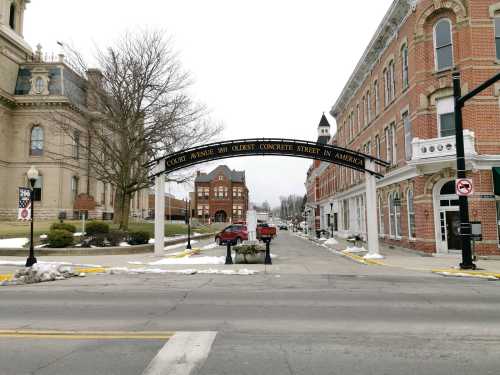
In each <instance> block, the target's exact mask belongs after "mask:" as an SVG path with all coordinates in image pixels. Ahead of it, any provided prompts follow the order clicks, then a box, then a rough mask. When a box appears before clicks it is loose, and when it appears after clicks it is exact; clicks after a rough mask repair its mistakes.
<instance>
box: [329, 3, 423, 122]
mask: <svg viewBox="0 0 500 375" xmlns="http://www.w3.org/2000/svg"><path fill="white" fill-rule="evenodd" d="M418 2H419V0H394V2H393V3H392V5H391V7H390V8H389V10H388V11H387V13H386V15H385V16H384V18H383V20H382V22H381V23H380V25H379V26H378V28H377V31H376V32H375V35H374V36H373V38H372V40H371V41H370V43H369V44H368V47H367V48H366V49H365V52H364V53H363V56H362V57H361V59H360V60H359V62H358V64H357V65H356V68H355V69H354V72H353V73H352V74H351V76H350V78H349V80H348V81H347V84H346V85H345V87H344V89H343V90H342V93H341V94H340V96H339V98H338V99H337V101H336V102H335V104H334V105H333V107H332V109H331V110H330V114H331V115H332V116H333V117H335V118H337V116H338V114H339V113H340V112H342V111H343V110H344V108H345V107H346V105H347V104H348V103H349V100H350V99H351V98H352V96H353V95H354V94H355V93H356V91H357V90H358V89H359V88H360V87H361V85H363V83H364V82H365V79H366V76H367V75H369V74H370V72H371V70H372V68H373V66H374V65H375V64H376V63H378V62H379V60H380V57H381V56H382V55H383V53H384V52H385V50H386V49H387V47H388V46H389V44H390V43H391V41H392V40H393V39H394V37H395V36H396V35H397V31H398V30H399V28H400V27H401V25H402V24H403V23H404V21H405V20H406V18H407V17H408V15H409V14H410V13H411V12H412V11H414V10H415V7H416V4H417V3H418Z"/></svg>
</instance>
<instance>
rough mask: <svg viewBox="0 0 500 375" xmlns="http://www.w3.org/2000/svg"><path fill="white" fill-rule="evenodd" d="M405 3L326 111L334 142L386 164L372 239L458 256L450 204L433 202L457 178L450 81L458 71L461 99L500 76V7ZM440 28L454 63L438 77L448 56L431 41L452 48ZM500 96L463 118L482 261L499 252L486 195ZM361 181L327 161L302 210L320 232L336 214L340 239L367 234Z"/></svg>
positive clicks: (488, 95) (312, 180)
mask: <svg viewBox="0 0 500 375" xmlns="http://www.w3.org/2000/svg"><path fill="white" fill-rule="evenodd" d="M408 3H411V2H407V1H403V0H401V1H396V2H395V3H394V4H393V5H392V7H391V9H390V10H389V11H388V13H387V15H386V17H385V19H384V22H383V23H382V25H381V26H380V27H379V30H377V33H376V34H375V35H374V37H373V39H372V42H371V43H370V45H369V47H368V48H367V50H366V52H365V54H364V56H363V58H362V60H361V61H360V63H359V65H358V66H357V68H356V70H355V72H354V74H353V77H352V78H351V79H350V80H349V82H348V83H347V85H346V87H345V88H344V91H343V92H342V94H341V97H340V98H339V99H338V100H337V102H336V103H335V105H334V106H333V108H332V111H331V114H332V116H334V117H335V119H336V121H337V133H336V134H335V136H334V137H333V138H332V140H331V142H336V143H337V144H338V145H339V146H342V147H346V148H350V149H353V150H359V151H362V152H365V153H369V154H371V155H373V156H378V157H380V158H381V159H384V160H387V161H391V159H392V165H391V167H389V168H386V169H385V168H384V170H380V172H381V173H383V174H384V175H385V177H384V178H383V179H381V180H379V181H378V183H377V193H378V200H379V201H378V202H377V205H378V217H379V218H381V219H382V223H381V224H380V225H379V233H380V236H381V237H382V238H383V240H384V241H386V242H387V243H390V244H395V245H398V246H405V247H408V248H413V249H417V250H420V251H425V252H443V253H446V252H449V251H450V250H459V249H456V247H457V246H456V244H455V243H453V238H454V236H455V235H456V233H455V232H454V231H455V230H456V214H455V212H456V210H457V209H458V207H457V206H456V197H453V196H452V195H449V196H445V195H441V194H440V191H441V190H442V191H443V192H444V191H445V190H446V188H447V186H448V185H445V184H446V182H449V181H452V180H454V179H455V177H456V159H455V155H456V153H455V152H454V147H455V139H454V136H452V135H450V134H449V133H447V129H448V128H446V126H447V124H450V123H451V124H453V121H452V120H450V117H449V115H450V112H453V108H452V109H451V111H450V109H449V106H450V103H451V105H453V101H452V99H451V96H452V76H451V73H452V71H455V70H456V71H459V72H460V73H461V79H462V90H463V92H464V93H465V92H467V91H469V90H471V89H472V88H475V87H476V86H478V85H479V84H480V83H482V82H484V81H485V80H487V79H488V78H490V77H492V76H493V75H494V74H496V73H498V71H499V70H500V61H499V60H498V59H497V51H496V46H495V17H500V2H499V1H498V0H474V1H465V0H448V1H431V0H422V1H416V2H415V4H416V5H414V6H413V7H412V6H411V5H409V4H408ZM444 20H449V23H450V24H451V37H452V40H451V45H452V47H451V49H452V57H453V62H452V64H451V65H450V66H446V67H445V68H444V69H437V66H436V65H437V64H438V63H437V59H438V58H439V59H440V60H439V63H440V64H443V63H442V62H443V61H445V59H443V58H442V56H446V52H447V51H446V50H444V49H439V51H436V49H435V43H438V44H439V43H442V41H439V40H438V39H439V38H441V39H444V40H445V42H444V44H443V45H448V44H449V43H447V42H446V37H445V38H442V37H441V34H440V36H437V35H436V33H435V30H436V28H438V29H439V28H440V27H442V28H443V29H445V30H446V24H447V22H448V21H444ZM439 30H442V29H439ZM444 48H445V49H446V48H449V47H446V46H445V47H444ZM443 54H444V55H443ZM405 61H407V64H405ZM444 65H446V64H444ZM405 66H407V69H406V68H404V67H405ZM392 72H393V76H394V80H393V79H392V77H391V73H392ZM386 77H387V78H386ZM386 82H387V83H386ZM392 82H394V85H393V84H392ZM391 91H393V94H392V93H391ZM377 92H378V93H377ZM499 97H500V84H497V85H495V86H494V87H491V88H489V89H487V90H485V91H484V92H482V93H481V94H479V95H478V96H477V97H475V98H474V99H472V100H470V101H469V102H468V103H467V105H466V106H465V108H464V110H463V123H464V129H465V134H464V142H465V147H466V164H467V169H468V175H469V176H470V177H471V178H472V179H473V180H474V185H475V186H474V188H475V194H474V196H473V197H472V198H471V199H470V200H469V206H470V217H471V220H473V221H481V222H482V226H483V241H482V242H479V243H477V245H476V250H477V251H478V252H479V253H481V254H500V251H499V233H498V231H499V228H498V220H499V219H500V218H498V217H497V206H498V205H499V204H500V203H498V202H499V199H500V198H499V197H498V196H496V197H495V195H494V193H493V179H492V168H494V167H500V101H499ZM405 122H406V125H405ZM405 129H406V131H405ZM440 129H441V131H440ZM392 134H394V136H392ZM377 144H380V147H377ZM363 183H364V176H363V175H362V174H361V173H358V172H353V171H351V170H348V169H346V168H342V167H337V166H333V165H330V166H328V165H325V163H321V164H319V165H314V166H313V168H312V169H311V170H310V171H309V173H308V180H307V185H308V192H309V191H311V190H312V188H311V186H310V185H313V184H314V185H315V186H316V188H315V190H316V192H317V193H316V196H315V197H314V201H313V200H312V198H313V197H312V196H311V195H309V205H315V206H317V207H318V208H321V212H322V213H320V215H321V223H320V225H321V227H325V225H326V222H327V220H326V216H327V215H328V214H333V213H337V214H338V217H339V221H340V229H339V231H340V232H341V233H345V234H348V233H353V232H358V233H366V220H365V214H364V207H365V201H364V199H365V197H364V191H363ZM411 197H413V205H412V204H411ZM447 198H449V199H447ZM332 206H333V210H332V212H330V209H329V207H332ZM412 207H413V212H414V214H413V215H410V214H409V210H410V211H411V210H412ZM360 212H362V214H360ZM411 222H414V230H410V223H411Z"/></svg>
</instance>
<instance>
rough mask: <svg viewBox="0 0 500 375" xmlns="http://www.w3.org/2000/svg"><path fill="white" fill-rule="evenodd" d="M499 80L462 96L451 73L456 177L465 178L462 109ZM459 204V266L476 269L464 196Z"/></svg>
mask: <svg viewBox="0 0 500 375" xmlns="http://www.w3.org/2000/svg"><path fill="white" fill-rule="evenodd" d="M497 81H500V73H497V74H496V75H495V76H493V77H492V78H490V79H489V80H487V81H486V82H484V83H482V84H481V85H479V86H478V87H477V88H475V89H474V90H472V91H471V92H469V93H467V94H466V95H463V96H462V87H461V82H460V73H459V72H454V73H453V96H454V98H455V132H456V134H455V136H456V144H457V146H456V148H457V178H458V179H460V178H466V170H465V151H464V133H463V119H462V109H463V107H464V105H465V103H466V102H467V100H469V99H472V98H473V97H474V96H476V95H477V94H479V93H480V92H481V91H483V90H485V89H487V88H488V87H490V86H491V85H493V84H494V83H495V82H497ZM459 204H460V240H461V242H462V263H460V268H461V269H464V270H470V269H476V265H475V264H474V262H473V261H472V251H471V235H472V228H471V224H470V222H469V202H468V198H467V197H466V196H460V197H459Z"/></svg>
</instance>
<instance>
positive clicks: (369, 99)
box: [366, 91, 372, 122]
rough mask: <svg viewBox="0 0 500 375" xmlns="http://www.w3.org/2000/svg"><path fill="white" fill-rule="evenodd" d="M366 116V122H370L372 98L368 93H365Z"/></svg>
mask: <svg viewBox="0 0 500 375" xmlns="http://www.w3.org/2000/svg"><path fill="white" fill-rule="evenodd" d="M366 114H367V116H368V122H370V121H371V120H372V96H371V94H370V91H368V92H367V93H366Z"/></svg>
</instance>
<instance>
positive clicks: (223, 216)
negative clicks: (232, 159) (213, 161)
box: [193, 165, 248, 223]
mask: <svg viewBox="0 0 500 375" xmlns="http://www.w3.org/2000/svg"><path fill="white" fill-rule="evenodd" d="M193 208H195V212H194V217H196V218H197V219H198V220H199V221H202V222H205V223H208V222H217V223H226V222H233V223H234V222H236V221H245V220H246V213H247V211H248V189H247V187H246V181H245V172H244V171H235V170H231V169H229V168H228V167H227V166H225V165H219V166H218V167H217V168H215V169H214V170H213V171H212V172H210V173H208V174H207V173H200V172H197V175H196V179H195V194H194V204H193Z"/></svg>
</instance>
